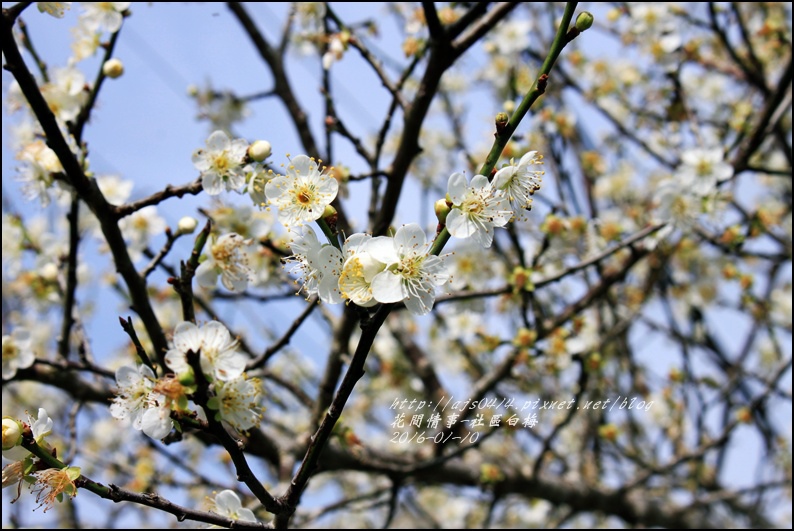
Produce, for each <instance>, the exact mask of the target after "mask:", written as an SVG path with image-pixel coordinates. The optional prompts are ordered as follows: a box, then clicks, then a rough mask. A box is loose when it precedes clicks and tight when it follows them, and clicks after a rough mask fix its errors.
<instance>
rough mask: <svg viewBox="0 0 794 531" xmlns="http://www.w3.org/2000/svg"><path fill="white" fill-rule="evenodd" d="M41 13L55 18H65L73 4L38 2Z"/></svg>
mask: <svg viewBox="0 0 794 531" xmlns="http://www.w3.org/2000/svg"><path fill="white" fill-rule="evenodd" d="M36 7H38V8H39V12H40V13H47V14H48V15H52V16H53V17H55V18H63V16H64V15H65V14H66V11H68V10H69V9H71V8H72V3H71V2H36Z"/></svg>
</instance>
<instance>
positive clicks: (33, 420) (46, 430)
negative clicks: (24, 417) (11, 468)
mask: <svg viewBox="0 0 794 531" xmlns="http://www.w3.org/2000/svg"><path fill="white" fill-rule="evenodd" d="M12 422H14V423H16V424H17V426H18V425H19V424H18V423H17V422H16V421H12ZM28 425H29V426H30V431H31V433H32V434H33V440H35V441H36V444H38V445H39V446H41V447H43V448H49V444H48V443H47V441H46V440H45V438H46V437H47V436H48V435H51V434H52V427H53V422H52V419H51V418H50V416H49V414H47V410H46V409H44V408H43V407H40V408H39V409H38V415H37V416H36V417H33V416H31V415H30V414H28ZM6 436H7V433H6V419H5V418H4V419H3V439H4V441H3V442H4V444H5V438H6ZM9 446H11V445H9ZM27 457H30V452H29V451H28V450H26V449H25V448H23V447H22V446H21V445H15V446H13V447H9V448H8V449H7V450H3V458H4V459H8V460H9V461H22V460H24V459H25V458H27ZM6 468H8V467H5V468H3V488H5V487H7V486H8V485H7V484H6V483H7V482H9V483H8V484H9V485H10V484H14V483H16V481H13V480H12V479H11V478H8V477H6ZM17 481H18V480H17Z"/></svg>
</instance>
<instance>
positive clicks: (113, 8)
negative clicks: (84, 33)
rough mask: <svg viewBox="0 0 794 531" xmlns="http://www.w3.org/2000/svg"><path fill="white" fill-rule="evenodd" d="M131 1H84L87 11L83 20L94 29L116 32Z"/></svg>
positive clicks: (83, 4) (82, 17)
mask: <svg viewBox="0 0 794 531" xmlns="http://www.w3.org/2000/svg"><path fill="white" fill-rule="evenodd" d="M130 3H131V2H82V6H83V8H84V9H85V13H83V15H82V16H81V17H80V18H81V19H82V22H83V23H84V24H85V25H86V26H88V27H89V28H91V29H93V30H94V31H108V32H110V33H115V32H117V31H118V30H119V29H120V28H121V22H122V20H123V19H124V17H123V16H122V13H123V12H124V11H126V10H127V9H129V7H130Z"/></svg>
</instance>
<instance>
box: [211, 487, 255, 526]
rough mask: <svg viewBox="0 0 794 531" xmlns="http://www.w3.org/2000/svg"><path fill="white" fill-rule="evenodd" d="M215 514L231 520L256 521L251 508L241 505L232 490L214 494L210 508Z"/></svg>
mask: <svg viewBox="0 0 794 531" xmlns="http://www.w3.org/2000/svg"><path fill="white" fill-rule="evenodd" d="M210 511H212V512H213V513H215V514H219V515H221V516H225V517H226V518H231V519H232V520H241V521H243V522H256V517H255V516H254V513H253V511H251V509H246V508H245V507H243V504H242V502H241V501H240V498H238V497H237V494H236V493H235V492H234V491H233V490H229V489H226V490H222V491H220V492H219V493H218V494H216V495H215V499H214V500H213V507H212V508H211V509H210Z"/></svg>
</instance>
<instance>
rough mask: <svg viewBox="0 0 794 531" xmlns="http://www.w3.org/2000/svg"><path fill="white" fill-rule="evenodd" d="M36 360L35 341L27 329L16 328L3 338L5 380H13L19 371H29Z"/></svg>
mask: <svg viewBox="0 0 794 531" xmlns="http://www.w3.org/2000/svg"><path fill="white" fill-rule="evenodd" d="M35 360H36V355H35V354H34V353H33V340H32V338H31V337H30V332H28V331H27V329H25V328H20V327H18V328H15V329H14V331H13V332H12V333H11V335H4V336H3V380H8V379H10V378H13V377H14V376H15V375H16V373H17V371H18V370H19V369H27V368H28V367H30V366H31V365H33V362H34V361H35Z"/></svg>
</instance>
